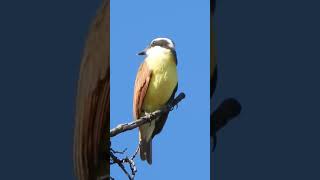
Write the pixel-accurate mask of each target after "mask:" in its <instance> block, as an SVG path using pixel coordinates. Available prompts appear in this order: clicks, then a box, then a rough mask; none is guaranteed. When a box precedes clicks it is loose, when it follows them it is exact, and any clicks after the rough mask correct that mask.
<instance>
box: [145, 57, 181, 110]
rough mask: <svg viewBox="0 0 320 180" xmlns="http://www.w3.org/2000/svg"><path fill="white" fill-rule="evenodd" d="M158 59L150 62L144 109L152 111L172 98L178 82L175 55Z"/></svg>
mask: <svg viewBox="0 0 320 180" xmlns="http://www.w3.org/2000/svg"><path fill="white" fill-rule="evenodd" d="M158 58H162V59H158V61H150V62H148V63H149V64H148V65H149V67H151V69H152V77H151V80H150V82H149V86H148V90H147V94H146V97H145V99H144V102H143V109H144V111H147V112H152V111H155V110H158V109H159V108H161V107H163V105H165V104H166V103H167V102H168V100H169V99H170V97H171V95H172V93H173V91H174V88H175V87H176V85H177V82H178V76H177V68H176V64H175V63H174V59H171V58H173V57H170V56H169V57H158Z"/></svg>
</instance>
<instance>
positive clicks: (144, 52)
mask: <svg viewBox="0 0 320 180" xmlns="http://www.w3.org/2000/svg"><path fill="white" fill-rule="evenodd" d="M147 49H148V48H145V49H144V50H143V51H141V52H139V53H138V55H139V56H143V55H146V52H147Z"/></svg>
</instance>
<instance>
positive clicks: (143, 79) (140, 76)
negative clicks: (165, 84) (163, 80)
mask: <svg viewBox="0 0 320 180" xmlns="http://www.w3.org/2000/svg"><path fill="white" fill-rule="evenodd" d="M151 76H152V71H151V70H150V69H149V68H148V66H147V63H142V64H141V65H140V67H139V70H138V73H137V76H136V81H135V84H134V96H133V116H134V118H135V119H138V118H140V115H141V109H142V104H143V100H144V97H145V96H146V94H147V90H148V87H149V82H150V80H151Z"/></svg>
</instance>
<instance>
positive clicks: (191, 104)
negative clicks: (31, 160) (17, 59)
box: [110, 0, 210, 180]
mask: <svg viewBox="0 0 320 180" xmlns="http://www.w3.org/2000/svg"><path fill="white" fill-rule="evenodd" d="M209 6H210V5H209V0H205V1H197V2H195V1H192V2H191V1H170V0H162V1H153V2H151V1H147V0H138V1H126V2H123V1H111V12H110V15H111V34H110V36H111V42H110V43H111V49H110V50H111V115H110V116H111V127H115V126H116V125H117V124H119V123H124V122H129V121H131V120H132V119H133V118H132V97H133V87H134V80H135V76H136V73H137V70H138V67H139V65H140V63H141V62H142V61H143V57H142V56H137V55H136V54H137V52H139V51H140V50H142V49H144V48H145V47H146V46H147V45H148V44H149V43H150V41H151V40H152V39H154V38H156V37H169V38H171V39H172V40H173V41H174V42H175V44H176V51H177V57H178V75H179V88H178V91H177V94H178V93H179V92H184V93H185V94H186V99H184V100H183V101H182V102H181V103H180V104H179V107H178V109H176V110H174V111H172V112H171V113H170V115H169V118H168V120H167V123H166V125H165V127H164V129H163V130H162V132H161V134H159V135H157V136H156V137H155V138H154V139H153V164H152V165H151V166H150V165H148V164H147V163H146V162H142V161H141V160H140V157H137V158H136V159H135V161H136V165H137V168H138V173H137V175H136V179H139V180H140V179H209V177H210V158H209V156H210V153H209V150H210V143H209V142H210V139H209V132H210V126H209V122H210V121H209V114H210V108H209V106H210V97H209V94H210V93H209V89H210V80H209V77H210V75H209V74H210V66H209V58H210V52H209V50H210V38H209V37H210V31H209V29H210V21H209V18H210V16H209ZM137 145H138V130H137V129H136V130H133V131H129V132H126V133H124V134H121V135H119V136H117V137H115V138H112V146H113V148H114V149H116V150H122V149H125V148H128V152H129V154H132V153H133V152H134V151H135V149H136V147H137ZM111 175H112V176H113V177H115V178H116V179H125V178H126V177H125V176H124V174H123V172H122V171H121V170H120V168H119V167H118V166H116V165H113V166H111Z"/></svg>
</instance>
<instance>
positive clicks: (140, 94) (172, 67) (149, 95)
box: [133, 37, 178, 165]
mask: <svg viewBox="0 0 320 180" xmlns="http://www.w3.org/2000/svg"><path fill="white" fill-rule="evenodd" d="M138 55H142V56H145V59H144V61H143V63H142V64H141V65H140V67H139V69H138V72H137V75H136V79H135V85H134V95H133V116H134V119H135V120H137V119H139V118H140V117H142V116H145V115H147V114H149V113H151V112H153V111H156V110H159V109H160V108H162V107H163V106H165V105H166V104H168V103H169V102H170V101H172V100H173V99H174V96H175V93H176V91H177V89H178V73H177V64H178V60H177V55H176V49H175V44H174V42H173V41H172V40H171V39H169V38H162V37H160V38H155V39H154V40H152V41H151V43H150V44H149V45H148V46H147V48H145V49H144V50H143V51H141V52H140V53H138ZM168 115H169V112H167V113H163V114H162V115H161V116H160V117H159V119H158V120H157V121H156V122H155V121H151V122H150V123H146V124H144V125H142V126H140V127H139V147H140V158H141V160H142V161H145V160H146V161H147V162H148V164H150V165H151V164H152V139H153V138H154V136H155V135H157V134H159V133H160V132H161V130H162V128H163V127H164V125H165V123H166V120H167V118H168Z"/></svg>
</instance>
